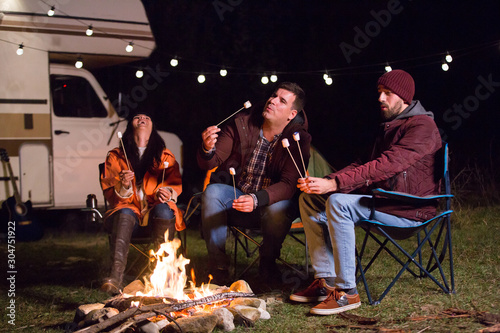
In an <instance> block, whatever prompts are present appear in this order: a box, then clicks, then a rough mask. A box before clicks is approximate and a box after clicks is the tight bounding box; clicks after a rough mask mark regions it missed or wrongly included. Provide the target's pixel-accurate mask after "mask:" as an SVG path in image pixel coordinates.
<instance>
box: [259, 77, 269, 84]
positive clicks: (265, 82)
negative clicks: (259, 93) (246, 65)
mask: <svg viewBox="0 0 500 333" xmlns="http://www.w3.org/2000/svg"><path fill="white" fill-rule="evenodd" d="M260 82H262V84H268V83H269V78H268V77H267V75H264V76H263V77H262V78H261V79H260Z"/></svg>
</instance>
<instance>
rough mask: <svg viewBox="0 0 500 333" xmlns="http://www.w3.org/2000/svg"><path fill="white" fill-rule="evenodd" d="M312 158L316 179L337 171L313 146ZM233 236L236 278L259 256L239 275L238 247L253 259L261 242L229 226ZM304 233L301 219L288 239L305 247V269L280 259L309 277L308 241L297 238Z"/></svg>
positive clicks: (250, 233) (256, 257)
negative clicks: (237, 269) (237, 268)
mask: <svg viewBox="0 0 500 333" xmlns="http://www.w3.org/2000/svg"><path fill="white" fill-rule="evenodd" d="M310 153H311V156H310V158H309V166H308V168H307V169H308V174H309V175H311V176H314V177H323V176H325V175H327V174H330V173H331V172H333V170H335V169H334V168H333V167H332V166H331V165H330V164H329V163H328V162H327V161H326V159H325V158H324V157H323V156H322V155H321V154H320V153H319V151H318V150H317V149H315V148H314V147H312V146H311V149H310ZM229 228H230V231H231V233H232V235H233V236H234V267H235V276H236V277H238V278H239V277H241V276H243V275H245V274H246V272H247V271H248V270H249V269H250V268H251V267H252V266H253V265H254V264H255V263H256V262H257V260H258V259H259V256H258V255H256V256H255V257H254V258H253V260H252V261H251V262H250V263H249V264H248V266H247V267H246V268H245V269H244V270H243V271H242V272H241V273H239V274H237V272H236V267H237V258H238V246H239V247H240V248H241V249H242V250H243V251H244V252H245V255H246V257H247V258H250V257H253V256H254V254H256V252H258V248H259V247H260V246H261V243H262V242H261V241H260V242H259V241H257V240H256V237H252V231H255V230H252V229H250V230H248V229H244V228H241V227H236V226H229ZM301 233H302V234H303V233H304V228H303V224H302V221H301V220H300V217H299V218H297V219H296V220H295V221H293V223H292V226H291V228H290V230H289V232H288V234H287V237H290V238H292V239H293V240H295V241H296V242H297V243H298V244H300V245H302V246H304V258H305V264H304V269H303V270H302V269H298V268H297V266H294V265H292V264H290V263H288V262H286V261H285V260H284V259H282V258H278V261H280V262H281V263H282V264H283V265H285V266H287V267H288V268H290V269H292V270H293V271H295V272H297V273H298V274H299V275H301V276H306V277H307V276H308V275H309V253H308V247H307V239H304V240H302V239H301V238H299V237H297V235H298V234H301Z"/></svg>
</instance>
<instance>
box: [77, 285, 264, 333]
mask: <svg viewBox="0 0 500 333" xmlns="http://www.w3.org/2000/svg"><path fill="white" fill-rule="evenodd" d="M238 297H255V295H254V294H253V293H241V292H227V293H218V294H214V295H210V296H207V297H202V298H199V299H195V300H192V301H186V302H177V303H173V304H168V303H155V304H150V305H140V306H138V307H133V308H129V309H127V310H125V311H123V312H120V313H119V314H117V315H116V316H113V317H111V318H109V319H107V320H105V321H103V322H100V323H97V324H94V325H92V326H89V327H86V328H83V329H81V330H78V331H76V332H75V333H97V332H101V331H102V330H104V329H106V328H108V327H110V326H113V325H116V324H119V323H122V322H124V321H127V320H128V319H129V318H131V317H134V318H133V322H131V323H126V324H125V325H126V326H127V327H129V326H131V325H133V324H135V323H139V322H141V321H144V320H146V319H148V318H151V317H154V316H157V315H158V314H163V315H165V314H168V313H170V312H178V311H182V310H185V309H187V308H191V307H194V306H198V305H204V304H209V303H214V302H219V301H223V300H228V299H233V298H238ZM151 298H152V297H144V299H151ZM155 299H156V301H159V300H160V299H159V298H157V297H155ZM124 300H127V299H126V298H125V299H124ZM128 324H130V325H128Z"/></svg>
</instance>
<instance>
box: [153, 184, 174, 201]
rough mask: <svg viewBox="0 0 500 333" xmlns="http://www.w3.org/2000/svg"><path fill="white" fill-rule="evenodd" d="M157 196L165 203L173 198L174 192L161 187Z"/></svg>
mask: <svg viewBox="0 0 500 333" xmlns="http://www.w3.org/2000/svg"><path fill="white" fill-rule="evenodd" d="M156 197H157V198H158V201H160V202H161V203H165V202H167V201H169V200H170V199H171V198H172V192H170V190H169V189H167V188H165V187H160V188H159V189H158V191H156Z"/></svg>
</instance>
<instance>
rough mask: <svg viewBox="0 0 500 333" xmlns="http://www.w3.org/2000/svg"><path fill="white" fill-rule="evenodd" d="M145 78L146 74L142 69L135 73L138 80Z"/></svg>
mask: <svg viewBox="0 0 500 333" xmlns="http://www.w3.org/2000/svg"><path fill="white" fill-rule="evenodd" d="M143 76H144V72H143V71H142V69H138V70H137V72H135V77H136V78H138V79H140V78H141V77H143Z"/></svg>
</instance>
